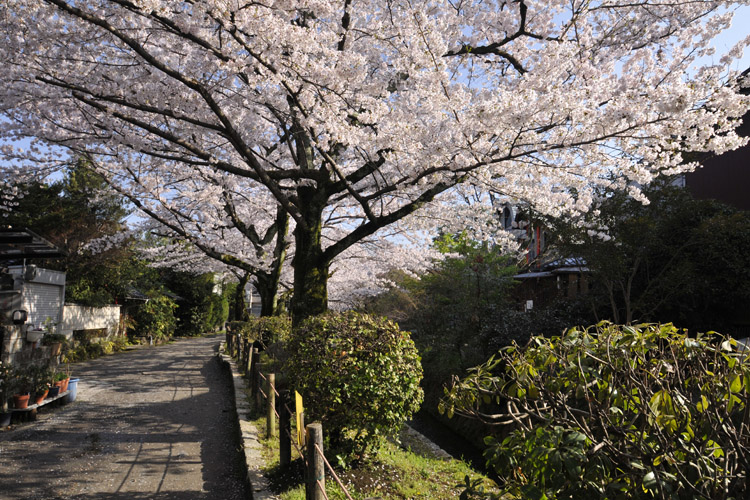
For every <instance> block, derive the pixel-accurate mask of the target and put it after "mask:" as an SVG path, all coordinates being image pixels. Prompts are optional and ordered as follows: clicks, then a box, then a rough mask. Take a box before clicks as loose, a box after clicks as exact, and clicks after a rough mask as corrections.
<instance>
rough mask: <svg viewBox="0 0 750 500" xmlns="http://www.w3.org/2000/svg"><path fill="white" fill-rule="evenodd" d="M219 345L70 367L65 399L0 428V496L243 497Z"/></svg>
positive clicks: (185, 345)
mask: <svg viewBox="0 0 750 500" xmlns="http://www.w3.org/2000/svg"><path fill="white" fill-rule="evenodd" d="M219 340H220V339H219V338H218V337H214V338H202V339H191V340H181V341H178V342H176V343H174V344H172V345H167V346H161V347H149V348H143V349H138V350H134V351H128V352H124V353H120V354H116V355H114V356H108V357H104V358H100V359H97V360H94V361H89V362H86V363H79V364H76V365H72V369H73V376H74V377H79V378H80V379H81V381H80V382H79V385H78V398H77V400H76V401H75V402H74V403H72V404H69V405H66V406H63V407H60V408H57V409H54V410H51V411H49V412H48V413H47V414H46V415H45V414H40V416H39V420H38V421H37V422H33V423H29V424H22V425H20V426H18V427H16V428H14V429H13V430H11V431H6V432H0V498H2V499H8V500H10V499H57V498H60V499H78V500H85V499H97V500H115V499H133V500H139V499H156V500H158V499H177V500H194V499H221V500H234V499H246V498H249V495H250V493H249V489H248V487H247V485H246V481H245V477H246V474H247V471H246V469H245V463H244V457H243V455H242V453H241V449H240V448H239V445H238V444H237V443H238V439H237V435H238V432H239V431H238V427H237V421H236V417H235V412H234V407H233V394H232V388H231V382H230V376H229V374H228V370H227V369H226V368H225V367H223V366H222V364H221V363H220V362H219V361H218V360H217V358H216V357H215V349H216V348H217V347H218V344H219Z"/></svg>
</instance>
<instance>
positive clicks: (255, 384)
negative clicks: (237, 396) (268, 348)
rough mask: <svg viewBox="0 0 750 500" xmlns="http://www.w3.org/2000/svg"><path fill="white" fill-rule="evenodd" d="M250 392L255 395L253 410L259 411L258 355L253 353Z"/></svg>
mask: <svg viewBox="0 0 750 500" xmlns="http://www.w3.org/2000/svg"><path fill="white" fill-rule="evenodd" d="M251 380H252V388H253V390H252V392H253V394H254V395H255V408H256V409H257V410H258V411H260V409H261V408H262V405H263V401H262V397H263V396H262V395H261V393H260V387H261V383H260V353H259V352H257V351H256V352H253V375H252V378H251Z"/></svg>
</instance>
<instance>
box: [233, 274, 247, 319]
mask: <svg viewBox="0 0 750 500" xmlns="http://www.w3.org/2000/svg"><path fill="white" fill-rule="evenodd" d="M249 279H250V274H249V273H243V274H242V275H241V276H240V277H239V283H237V290H236V291H235V292H234V318H233V319H234V320H235V321H247V320H249V319H250V314H249V313H248V312H247V303H246V302H245V287H246V286H247V282H248V280H249Z"/></svg>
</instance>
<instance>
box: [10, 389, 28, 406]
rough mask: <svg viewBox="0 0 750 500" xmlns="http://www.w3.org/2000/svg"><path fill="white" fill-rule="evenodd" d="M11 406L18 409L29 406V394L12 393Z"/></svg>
mask: <svg viewBox="0 0 750 500" xmlns="http://www.w3.org/2000/svg"><path fill="white" fill-rule="evenodd" d="M13 407H14V408H17V409H19V410H23V409H24V408H28V407H29V394H28V393H26V394H14V395H13Z"/></svg>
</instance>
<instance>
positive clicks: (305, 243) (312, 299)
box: [292, 187, 330, 327]
mask: <svg viewBox="0 0 750 500" xmlns="http://www.w3.org/2000/svg"><path fill="white" fill-rule="evenodd" d="M298 193H299V197H300V199H301V200H304V201H305V203H304V204H301V205H302V206H304V207H305V209H306V210H305V212H304V213H303V216H304V218H305V222H306V223H307V228H302V227H301V226H300V225H299V224H298V225H297V226H295V228H294V242H295V250H294V258H293V259H292V266H293V267H294V295H293V296H292V327H295V326H297V325H299V324H300V323H301V322H302V321H304V320H305V319H307V318H309V317H311V316H316V315H318V314H322V313H324V312H326V311H327V310H328V267H329V264H330V263H329V262H326V261H325V260H324V259H323V258H322V255H323V248H322V246H321V228H322V215H323V208H324V207H325V199H322V198H323V195H322V194H321V193H319V192H316V191H315V189H314V188H308V187H302V188H299V189H298Z"/></svg>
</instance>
